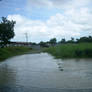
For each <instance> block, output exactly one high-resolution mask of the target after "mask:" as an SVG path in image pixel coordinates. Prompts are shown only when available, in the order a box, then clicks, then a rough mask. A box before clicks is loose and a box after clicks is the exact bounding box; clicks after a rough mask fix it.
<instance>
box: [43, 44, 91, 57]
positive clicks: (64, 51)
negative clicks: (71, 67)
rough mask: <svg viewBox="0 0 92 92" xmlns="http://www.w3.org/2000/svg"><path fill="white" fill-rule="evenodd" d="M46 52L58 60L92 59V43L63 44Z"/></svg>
mask: <svg viewBox="0 0 92 92" xmlns="http://www.w3.org/2000/svg"><path fill="white" fill-rule="evenodd" d="M44 51H45V52H48V53H50V54H52V55H53V56H55V57H56V58H92V43H80V44H62V45H59V46H55V47H49V48H47V49H45V50H44Z"/></svg>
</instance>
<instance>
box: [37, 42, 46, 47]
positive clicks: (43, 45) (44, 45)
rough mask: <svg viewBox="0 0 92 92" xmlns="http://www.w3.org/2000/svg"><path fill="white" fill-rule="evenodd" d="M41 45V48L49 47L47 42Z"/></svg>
mask: <svg viewBox="0 0 92 92" xmlns="http://www.w3.org/2000/svg"><path fill="white" fill-rule="evenodd" d="M39 45H40V46H41V47H48V44H47V42H43V41H41V42H40V43H39Z"/></svg>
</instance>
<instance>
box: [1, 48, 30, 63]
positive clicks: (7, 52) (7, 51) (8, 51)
mask: <svg viewBox="0 0 92 92" xmlns="http://www.w3.org/2000/svg"><path fill="white" fill-rule="evenodd" d="M30 50H31V48H28V47H6V48H0V61H1V60H4V59H6V58H9V57H11V56H15V55H20V54H24V53H25V52H28V51H30Z"/></svg>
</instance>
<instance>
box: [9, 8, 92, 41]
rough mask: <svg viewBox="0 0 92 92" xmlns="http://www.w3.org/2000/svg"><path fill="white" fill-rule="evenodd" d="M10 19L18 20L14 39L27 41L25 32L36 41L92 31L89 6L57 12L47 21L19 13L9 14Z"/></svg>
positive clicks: (81, 34) (91, 16) (78, 35)
mask: <svg viewBox="0 0 92 92" xmlns="http://www.w3.org/2000/svg"><path fill="white" fill-rule="evenodd" d="M8 19H9V20H11V19H13V20H15V21H16V26H15V34H16V36H15V38H14V40H20V41H25V35H24V33H25V32H27V33H28V35H29V41H36V42H39V41H41V40H43V41H47V40H49V39H51V38H53V37H56V38H57V39H58V40H60V39H61V38H63V37H65V38H67V39H69V38H71V37H80V36H83V34H84V35H90V34H89V33H92V13H91V12H90V10H89V9H88V8H81V9H79V10H78V9H77V10H76V9H71V10H69V11H65V12H64V13H63V14H61V13H57V14H56V15H54V16H51V17H50V18H49V19H47V20H46V21H41V20H32V19H28V18H27V17H25V16H22V15H19V14H15V15H8ZM87 32H88V34H87Z"/></svg>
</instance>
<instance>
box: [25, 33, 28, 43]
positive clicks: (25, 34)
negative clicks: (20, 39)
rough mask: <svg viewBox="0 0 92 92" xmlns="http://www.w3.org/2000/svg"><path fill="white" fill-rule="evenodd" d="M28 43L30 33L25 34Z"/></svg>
mask: <svg viewBox="0 0 92 92" xmlns="http://www.w3.org/2000/svg"><path fill="white" fill-rule="evenodd" d="M25 38H26V42H28V33H25Z"/></svg>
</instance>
